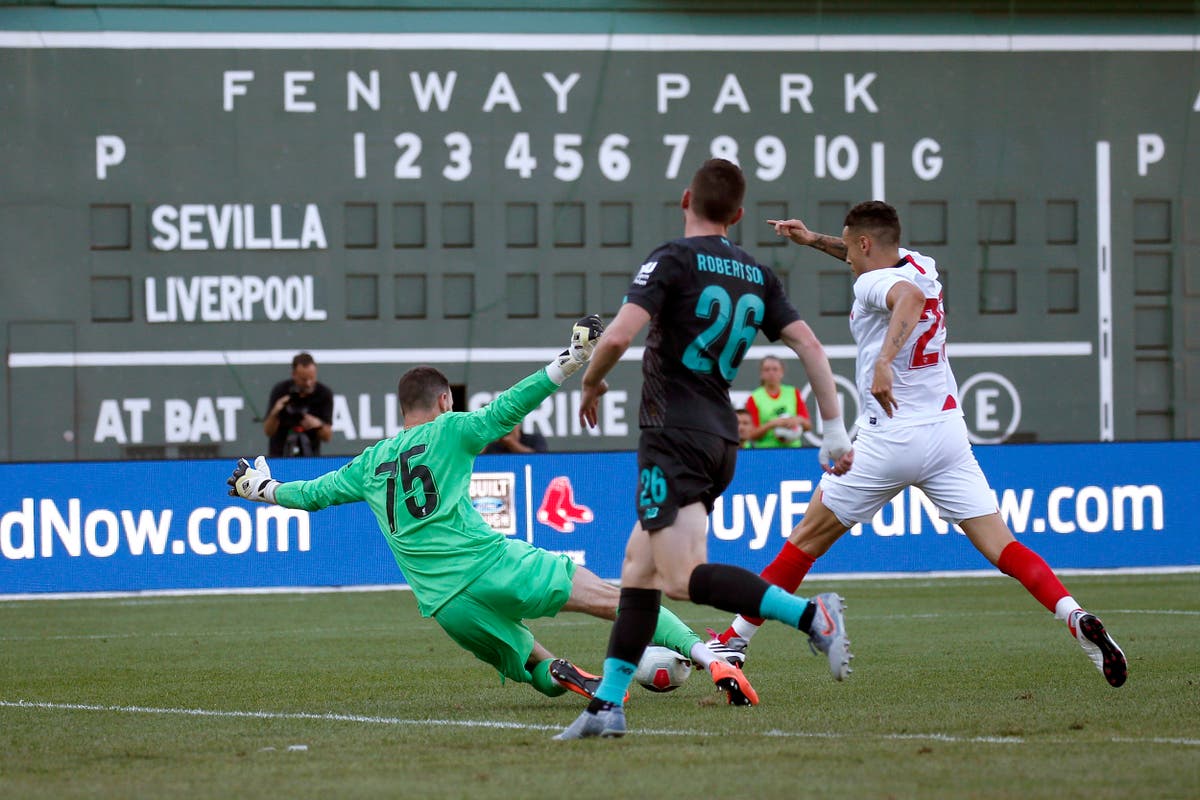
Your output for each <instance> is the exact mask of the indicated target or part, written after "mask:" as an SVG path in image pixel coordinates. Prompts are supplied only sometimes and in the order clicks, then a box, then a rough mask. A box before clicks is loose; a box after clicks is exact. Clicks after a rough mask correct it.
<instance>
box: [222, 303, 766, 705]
mask: <svg viewBox="0 0 1200 800" xmlns="http://www.w3.org/2000/svg"><path fill="white" fill-rule="evenodd" d="M603 330H604V327H603V325H602V324H601V322H600V318H599V317H597V316H591V317H585V318H583V319H581V320H579V321H578V322H577V323H575V326H574V327H573V328H572V331H571V343H570V345H569V347H568V348H567V349H566V350H565V351H563V352H562V353H561V354H560V355H559V356H557V357H556V358H555V359H554V360H552V361H551V362H550V363H549V364H547V365H546V366H545V367H544V368H541V369H539V370H538V371H537V372H535V373H533V374H532V375H530V376H528V377H526V378H525V379H523V380H521V381H519V382H518V383H517V384H516V385H515V386H513V387H511V388H510V389H508V390H507V391H505V392H503V393H501V394H500V395H498V396H497V397H496V398H495V399H494V400H493V401H492V402H491V403H489V404H488V405H487V406H485V407H484V408H481V409H479V410H477V411H472V412H470V413H462V412H455V411H453V409H452V400H451V394H450V384H449V382H448V381H447V379H446V376H445V375H443V374H442V373H441V372H440V371H439V370H437V369H435V368H433V367H428V366H422V367H416V368H414V369H411V370H409V371H408V372H406V373H404V375H403V376H402V377H401V378H400V383H399V387H398V391H397V399H398V400H399V403H400V406H401V410H402V412H403V415H404V429H403V430H402V431H401V432H400V433H398V434H396V435H395V436H394V437H392V438H390V439H384V440H382V441H380V442H377V443H376V444H374V445H372V446H371V447H368V448H367V449H366V450H364V451H363V452H362V453H361V454H360V455H358V456H357V457H356V458H355V459H354V460H352V461H350V462H349V463H347V464H346V465H344V466H343V467H342V468H341V469H338V470H335V471H333V472H328V473H326V474H324V475H322V476H320V477H318V478H314V479H313V480H307V481H290V482H287V483H280V482H279V481H277V480H274V479H272V478H271V472H270V469H269V467H268V466H267V462H266V459H265V458H263V457H262V456H259V457H258V458H257V459H255V462H254V465H253V466H251V465H250V464H249V463H248V462H247V461H246V460H245V459H240V460H239V461H238V465H237V469H236V470H235V471H234V473H233V476H232V477H231V478H230V479H229V481H228V482H229V485H230V486H232V487H233V488H232V489H231V490H230V492H229V493H230V494H231V495H234V496H240V497H243V498H245V499H247V500H255V501H258V502H264V503H275V504H278V505H281V506H284V507H286V508H296V509H303V510H305V511H319V510H320V509H323V508H328V507H329V506H335V505H342V504H344V503H354V502H359V501H364V502H366V503H367V504H368V505H369V506H370V507H371V511H372V512H374V514H375V519H376V521H377V522H378V523H379V527H380V530H382V531H383V534H384V536H386V537H387V540H388V545H389V546H390V547H391V550H392V555H393V556H394V557H395V559H396V563H397V564H398V565H399V567H400V569H401V571H403V573H404V576H405V577H406V578H407V579H408V583H409V585H410V586H411V587H412V591H413V595H414V596H415V597H416V600H417V607H418V608H419V609H420V611H421V614H422V615H423V616H426V617H433V618H434V619H435V620H437V622H438V624H439V625H441V626H442V628H443V630H445V631H446V633H447V634H449V636H450V638H451V639H453V640H454V641H455V642H457V643H458V644H459V645H460V646H462V647H463V648H465V649H466V650H468V651H470V652H471V653H474V654H475V656H476V657H477V658H479V659H480V660H481V661H485V662H487V663H488V664H491V665H492V666H493V667H495V668H496V670H497V671H498V672H499V673H500V675H501V676H502V677H504V678H510V679H512V680H514V681H517V682H520V683H529V684H532V685H533V687H534V688H535V689H537V690H538V691H539V692H541V693H542V694H545V695H548V696H550V697H554V696H558V695H561V694H563V693H564V692H566V691H567V690H571V691H574V692H576V693H578V694H581V695H583V696H585V697H588V698H591V697H593V696H594V693H595V690H596V687H598V686H599V684H600V680H599V678H598V677H597V676H595V675H591V674H589V673H587V672H584V671H583V670H580V669H579V668H577V667H576V666H575V665H574V664H572V663H571V662H570V661H567V660H566V659H563V658H555V657H554V655H553V654H552V653H551V652H550V651H549V650H547V649H546V648H545V647H543V646H542V645H541V644H539V643H538V642H537V641H535V640H534V638H533V633H532V632H531V631H530V630H529V628H528V627H526V625H525V623H524V620H526V619H536V618H539V617H553V616H555V615H557V614H558V612H560V611H580V612H583V613H585V614H591V615H592V616H595V617H600V618H602V619H608V620H613V619H615V618H616V613H617V600H618V598H619V590H618V589H617V588H616V587H615V586H613V585H611V584H608V583H605V582H604V581H602V580H600V578H598V577H597V576H596V575H595V574H594V573H592V572H590V571H589V570H587V569H585V568H583V567H576V566H575V564H574V563H573V562H572V561H571V560H570V559H569V558H568V557H567V556H562V555H554V554H552V553H550V552H547V551H545V550H542V549H540V548H536V547H533V546H532V545H529V544H527V543H526V542H523V541H520V540H517V539H509V538H508V537H505V536H503V535H502V534H500V533H497V532H496V531H494V530H492V528H491V527H490V526H488V524H487V523H486V522H485V521H484V520H483V517H481V516H480V514H479V512H478V511H476V510H475V507H474V506H473V505H472V504H471V498H470V494H469V491H468V490H469V487H470V482H471V471H472V468H473V466H474V463H475V457H476V456H477V455H478V454H479V452H480V451H481V450H483V448H484V447H486V446H487V445H488V443H490V442H492V441H494V440H496V439H498V438H499V437H500V436H502V435H503V434H505V433H507V432H508V431H510V430H512V428H513V426H514V425H516V424H518V423H519V422H520V421H521V420H522V419H523V418H524V417H525V416H526V415H527V414H528V413H529V412H530V411H532V410H533V409H535V408H537V406H538V405H540V404H541V402H542V401H543V400H544V399H546V398H547V397H549V396H550V395H551V394H553V393H554V392H555V390H556V389H558V387H559V386H560V385H561V384H562V382H563V381H564V380H566V379H567V378H568V377H570V376H571V375H573V374H574V373H576V372H577V371H579V369H580V368H581V367H582V366H583V365H585V364H586V363H587V361H588V359H589V358H590V357H591V354H592V349H593V348H594V347H595V345H596V342H597V341H598V340H599V339H600V336H601V334H602V333H603ZM653 642H654V643H655V644H658V645H661V646H664V647H668V648H670V649H672V650H674V651H675V652H677V653H679V654H680V655H682V656H684V657H685V658H689V659H691V660H692V661H694V662H695V663H697V664H699V665H700V666H702V667H703V668H704V669H705V670H706V671H707V672H708V673H709V675H710V676H711V677H712V680H713V683H714V684H715V685H716V686H717V688H718V689H720V690H721V691H724V692H725V693H726V695H727V698H728V701H729V703H731V704H733V705H753V704H756V703H757V702H758V696H757V695H756V694H755V692H754V689H753V688H751V686H750V683H749V682H748V681H747V680H746V677H745V675H743V674H742V673H741V671H740V670H739V669H738V668H737V667H736V666H734V665H732V664H730V663H727V662H726V661H724V660H723V659H721V658H719V657H718V656H716V655H715V654H713V652H712V651H711V650H709V649H708V647H707V645H705V644H704V642H703V641H702V640H701V639H700V637H699V636H697V635H696V634H695V633H694V632H693V631H692V630H691V629H690V628H688V627H687V626H686V625H685V624H684V623H683V622H682V621H681V620H680V619H679V618H678V617H676V616H675V615H674V614H673V613H671V612H670V611H669V610H667V609H666V608H663V609H662V610H661V612H660V613H659V617H658V624H657V628H656V629H655V633H654V639H653Z"/></svg>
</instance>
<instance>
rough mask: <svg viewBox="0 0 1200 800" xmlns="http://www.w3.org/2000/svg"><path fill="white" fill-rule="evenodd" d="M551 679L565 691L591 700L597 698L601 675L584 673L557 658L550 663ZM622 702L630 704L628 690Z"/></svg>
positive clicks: (568, 662)
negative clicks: (567, 690)
mask: <svg viewBox="0 0 1200 800" xmlns="http://www.w3.org/2000/svg"><path fill="white" fill-rule="evenodd" d="M550 677H552V678H554V680H555V681H557V682H558V685H559V686H561V687H563V688H564V689H570V690H571V691H572V692H574V693H575V694H580V695H583V696H584V697H586V698H587V699H589V700H591V699H593V698H595V696H596V690H597V689H599V688H600V676H599V675H593V674H592V673H590V672H584V671H583V670H581V669H580V668H579V667H577V666H575V665H574V664H572V663H571V662H570V661H567V660H566V659H565V658H556V659H554V660H553V661H551V662H550ZM622 702H625V703H628V702H629V692H628V690H627V691H626V692H625V699H624V700H623V701H622Z"/></svg>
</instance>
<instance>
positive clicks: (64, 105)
mask: <svg viewBox="0 0 1200 800" xmlns="http://www.w3.org/2000/svg"><path fill="white" fill-rule="evenodd" d="M83 19H84V18H83V17H79V16H75V15H72V14H70V13H67V12H65V11H60V10H52V9H25V10H19V9H18V10H13V9H9V10H6V11H3V12H0V23H3V30H0V107H2V110H0V130H2V132H3V135H2V138H0V154H2V156H0V157H2V159H3V166H2V168H0V187H2V189H3V192H2V197H0V236H2V237H3V242H4V247H3V251H2V252H3V255H2V256H0V258H2V260H3V272H2V274H3V291H2V292H0V320H2V321H3V323H4V325H3V327H2V328H0V338H2V344H3V346H4V350H5V353H6V366H5V370H4V373H3V382H4V389H5V391H4V392H3V393H2V395H0V412H2V413H3V416H4V419H5V421H6V424H5V425H4V426H2V427H0V457H3V458H6V459H8V460H44V459H74V458H86V459H97V458H99V459H107V458H130V457H139V456H144V457H155V456H167V457H175V456H205V455H219V456H230V455H240V454H254V453H256V452H260V451H261V450H263V447H264V437H263V435H262V432H261V428H260V425H259V422H258V421H257V420H258V417H260V416H261V415H262V414H263V413H265V410H266V409H265V405H266V399H267V393H268V390H269V388H270V386H271V384H273V383H274V382H275V381H278V380H281V379H283V378H285V377H286V376H287V374H288V371H289V366H288V365H289V362H290V359H291V357H292V355H293V354H294V353H296V352H298V351H300V350H307V351H310V352H312V353H313V354H314V355H315V356H316V359H317V362H318V365H319V369H320V378H321V380H322V381H323V382H325V383H327V384H328V385H329V386H330V387H331V388H332V389H333V391H334V393H335V394H336V395H337V404H336V414H335V437H334V440H333V442H332V443H331V444H330V445H328V446H327V448H326V452H327V453H332V454H352V453H355V452H357V451H358V450H360V449H361V448H362V447H363V446H365V445H366V444H369V443H370V442H371V441H373V440H374V439H376V438H379V437H381V436H383V435H386V434H387V433H390V432H391V431H394V430H395V427H396V422H397V421H396V411H395V402H394V390H395V389H394V387H395V381H396V378H397V377H398V376H399V374H400V373H401V372H402V371H403V370H404V369H407V368H408V367H409V366H412V365H415V364H418V363H433V364H436V365H438V366H439V367H440V368H442V369H443V370H444V371H445V372H446V373H447V374H448V375H449V376H450V378H451V379H452V381H453V382H454V383H455V384H456V385H459V386H461V387H462V393H461V398H462V401H463V402H464V403H465V404H466V405H468V406H469V407H475V406H478V405H480V404H482V403H484V402H486V401H487V400H488V399H489V398H490V397H491V396H493V395H494V394H495V393H496V392H498V391H500V390H502V389H504V388H505V387H507V386H508V385H509V384H510V383H512V382H513V381H515V380H516V379H518V378H520V377H521V376H523V375H524V374H526V373H527V372H529V371H532V370H533V369H534V368H536V367H537V366H538V365H539V364H541V363H544V361H545V360H546V359H547V358H549V357H550V356H551V355H552V354H553V353H555V352H557V351H558V349H560V348H561V345H562V341H563V339H564V336H565V334H566V333H567V331H568V329H569V324H570V322H571V321H572V320H574V319H575V318H576V317H577V316H579V315H580V314H583V313H588V312H600V313H602V314H604V315H605V316H611V315H612V314H614V313H615V311H616V310H617V308H618V306H619V304H620V302H621V298H622V295H623V292H624V290H625V288H626V286H627V285H628V282H629V280H630V278H631V276H632V275H633V273H634V272H635V271H636V269H637V267H638V265H639V264H640V263H641V261H642V260H643V258H644V256H645V255H646V254H647V253H649V251H650V250H651V249H653V248H654V247H655V246H656V245H657V244H658V243H659V242H660V241H662V240H663V239H667V238H674V237H675V236H678V235H680V234H681V233H682V217H681V212H680V210H679V208H678V202H679V197H680V194H681V192H682V190H683V188H684V186H685V184H686V182H687V180H688V178H689V177H690V174H691V172H692V171H693V170H694V169H695V167H696V166H697V165H698V164H699V163H700V162H701V161H702V160H703V159H705V158H707V157H709V156H710V155H720V156H724V157H727V158H732V159H735V160H737V161H738V162H739V163H740V164H741V165H742V167H743V169H744V170H745V171H746V174H747V177H748V180H749V191H748V196H747V198H746V216H745V220H744V221H743V222H742V223H740V224H739V225H738V226H736V228H735V229H734V231H733V235H734V237H735V238H736V239H737V241H739V242H740V243H741V244H742V245H743V246H744V247H746V248H747V249H748V250H750V251H751V252H752V253H753V254H755V256H756V257H757V258H758V259H759V260H760V261H762V262H763V263H765V264H768V265H770V266H771V267H773V268H774V269H776V270H777V271H778V272H780V273H781V274H782V275H783V276H784V279H785V284H786V286H787V287H788V290H789V293H790V295H791V297H792V299H793V302H794V303H795V304H796V306H797V307H798V308H799V309H800V311H801V312H802V314H803V315H804V317H805V318H806V319H807V320H808V321H809V322H810V324H811V325H812V326H813V328H814V329H815V330H816V331H817V333H818V335H819V336H820V337H821V339H822V341H823V342H824V343H825V344H826V346H827V348H828V350H829V354H830V357H831V360H832V363H833V365H834V369H835V372H836V373H837V374H838V376H839V382H840V383H841V384H842V387H843V399H844V402H845V404H846V406H847V409H848V410H847V413H848V414H853V413H854V411H855V410H856V401H855V399H854V393H853V391H852V390H851V389H852V381H853V346H852V343H851V341H850V338H849V332H848V328H847V320H846V317H847V313H848V311H849V302H850V276H849V271H848V269H847V268H846V267H845V265H843V264H839V263H838V262H836V261H834V260H832V259H830V258H829V257H827V256H824V255H822V254H820V253H818V252H816V251H813V250H808V249H801V248H796V247H794V246H787V245H785V244H784V243H782V242H781V241H780V240H779V239H777V238H776V237H775V236H774V234H773V233H772V231H771V229H770V228H769V226H767V225H766V224H765V223H764V220H766V219H768V218H777V217H791V216H795V217H800V218H802V219H804V220H805V221H806V222H807V223H809V225H810V226H811V227H814V228H816V229H818V230H821V231H825V232H831V233H839V232H840V230H841V220H842V217H843V215H844V213H845V211H846V210H847V209H848V208H849V207H850V206H851V205H852V204H854V203H856V202H858V201H860V200H864V199H870V198H873V197H874V198H882V199H886V200H887V201H888V202H890V203H892V204H893V205H895V206H896V207H897V208H898V209H899V211H900V214H901V218H902V221H903V223H904V226H905V240H906V242H907V244H908V246H909V247H911V248H912V249H916V250H920V251H921V252H924V253H926V254H928V255H931V256H933V257H935V258H936V259H937V260H938V264H939V269H940V270H941V271H942V273H943V275H944V279H943V280H944V283H945V285H946V302H947V310H948V314H947V324H948V328H949V331H950V341H951V349H950V351H949V355H950V357H951V359H952V361H953V363H954V366H955V371H956V373H957V376H958V379H959V383H960V386H961V388H962V390H963V403H964V409H965V412H966V416H967V422H968V425H969V427H970V429H971V431H972V435H973V437H974V438H975V439H976V441H979V442H1000V441H1030V440H1040V441H1089V440H1108V439H1122V440H1127V439H1147V438H1148V439H1164V438H1184V437H1195V436H1197V435H1198V433H1200V407H1198V405H1197V400H1198V399H1200V328H1198V327H1197V326H1198V324H1200V323H1198V321H1197V320H1198V319H1200V318H1198V316H1197V314H1198V311H1200V306H1198V297H1200V262H1198V257H1200V247H1198V246H1200V233H1197V230H1198V228H1197V226H1198V225H1200V210H1198V206H1197V189H1196V187H1197V185H1198V183H1200V181H1198V179H1200V175H1198V170H1197V159H1196V158H1195V156H1194V153H1195V152H1196V151H1197V146H1198V134H1197V126H1196V125H1195V122H1196V120H1197V115H1198V114H1200V82H1198V81H1197V75H1196V68H1195V64H1196V58H1197V49H1198V48H1197V38H1196V36H1195V35H1194V28H1195V24H1194V20H1193V19H1192V18H1191V17H1188V16H1185V17H1183V18H1182V19H1183V22H1182V23H1179V22H1178V21H1177V18H1163V19H1161V20H1157V21H1155V20H1149V21H1147V20H1145V19H1141V18H1138V19H1137V20H1135V21H1136V24H1128V25H1118V24H1112V22H1111V21H1105V20H1097V19H1090V18H1085V19H1083V21H1082V22H1081V21H1078V20H1076V21H1074V23H1073V24H1050V23H1045V24H1040V25H1039V24H1034V23H1028V24H1026V23H1023V24H1021V25H1020V26H1017V27H1016V28H1014V27H1013V25H1012V24H1011V23H1012V21H1011V20H1009V24H1007V25H1006V26H1005V27H1003V28H1002V29H1001V27H999V26H990V25H987V24H985V23H981V22H979V21H978V20H975V21H973V22H971V23H970V24H965V23H962V22H956V21H955V20H954V19H953V18H945V19H943V18H936V19H935V18H929V17H915V18H907V19H904V20H902V23H903V24H896V21H895V20H894V19H890V18H888V19H876V18H872V17H869V16H866V15H863V16H861V17H858V18H853V19H847V20H842V21H841V22H840V23H839V22H838V21H837V20H831V19H825V20H824V21H823V22H822V27H820V28H819V30H817V29H815V28H814V25H813V24H812V20H811V19H808V18H806V17H803V16H799V15H793V16H788V15H784V16H782V17H778V18H764V17H763V16H756V17H754V18H753V20H751V21H749V22H748V21H747V20H746V19H739V18H734V17H731V16H721V15H709V16H705V17H701V18H695V17H691V18H689V17H683V16H672V15H650V16H645V15H643V16H639V15H633V14H629V15H621V14H611V15H595V14H590V15H588V14H581V15H579V16H577V17H576V16H572V15H571V14H569V13H565V12H561V11H560V13H559V14H558V15H557V16H555V17H553V18H552V19H550V20H547V19H544V18H538V16H537V15H532V14H527V15H525V16H524V17H517V18H510V17H498V16H496V15H484V17H483V20H484V22H482V23H481V22H479V21H477V20H476V21H474V22H472V21H470V20H469V19H468V18H467V17H466V16H464V15H453V14H447V15H445V16H444V17H438V16H436V15H434V16H431V15H429V14H420V15H415V16H414V15H411V14H404V13H401V12H383V11H379V12H374V13H372V14H370V15H368V16H362V15H354V14H350V13H346V14H337V13H331V12H322V13H321V14H319V15H315V16H314V15H306V14H305V13H304V12H297V11H292V12H270V13H268V12H260V13H253V14H252V13H251V12H245V14H244V15H242V16H239V15H238V14H237V13H234V12H219V13H218V12H215V11H214V12H205V11H178V12H175V13H173V14H169V15H168V14H163V13H154V12H148V11H141V12H135V11H127V12H118V11H114V10H110V11H108V12H107V13H106V14H100V15H94V16H90V17H87V19H86V20H85V21H81V20H83ZM514 19H515V21H514ZM97 20H99V21H98V22H97ZM522 20H524V21H522ZM1035 22H1036V21H1035ZM417 23H419V24H417ZM751 23H753V24H751ZM606 25H607V27H605V26H606ZM771 352H779V351H778V350H777V349H775V348H773V347H772V346H771V345H770V343H768V342H766V341H764V340H761V339H760V340H759V341H758V342H757V343H756V347H755V349H754V350H752V352H751V354H750V357H749V360H748V362H747V364H746V366H745V367H744V368H743V370H742V375H741V376H740V377H739V378H738V380H737V382H736V384H735V386H734V389H735V395H734V401H735V402H737V401H738V400H739V398H740V397H742V396H744V394H745V393H746V392H748V391H749V390H750V389H752V388H753V387H754V385H755V383H756V378H757V363H756V359H757V358H758V357H761V356H762V355H764V354H767V353H771ZM637 354H638V353H637V351H636V350H635V351H633V352H632V353H631V357H630V358H629V359H628V360H627V361H626V362H624V363H622V364H621V365H620V366H619V367H618V368H617V369H616V371H615V373H614V375H613V378H612V379H611V380H610V383H611V384H612V387H613V390H612V392H610V394H609V395H608V396H607V398H606V401H605V405H604V407H603V409H602V424H601V426H600V428H599V429H598V430H597V431H592V432H588V431H582V430H581V429H580V427H579V423H578V421H577V417H576V410H577V403H578V394H577V392H574V391H564V392H563V393H562V394H561V395H560V396H558V397H556V398H552V399H551V400H550V401H548V402H547V405H546V406H545V407H543V408H542V409H541V410H539V411H538V412H537V413H535V415H533V417H531V418H530V420H529V421H528V422H527V424H528V425H530V426H531V427H533V428H535V429H537V430H540V431H541V432H543V433H544V434H546V435H547V437H548V438H549V440H550V443H551V446H552V448H553V449H556V450H581V449H613V448H628V447H632V446H633V443H634V441H635V437H636V428H637V398H638V392H639V389H640V364H639V363H638V361H637V359H636V356H637ZM788 379H789V380H790V381H793V382H796V383H798V384H800V385H804V384H805V382H806V379H805V377H804V375H803V370H802V368H801V367H800V365H799V364H798V363H796V362H795V361H794V359H793V360H792V362H790V363H789V371H788ZM570 388H571V387H568V389H570Z"/></svg>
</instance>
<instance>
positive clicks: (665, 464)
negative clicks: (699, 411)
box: [637, 428, 738, 531]
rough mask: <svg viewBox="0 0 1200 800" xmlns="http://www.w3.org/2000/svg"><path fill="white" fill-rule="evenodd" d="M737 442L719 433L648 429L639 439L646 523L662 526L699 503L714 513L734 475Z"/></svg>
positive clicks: (641, 510) (641, 512)
mask: <svg viewBox="0 0 1200 800" xmlns="http://www.w3.org/2000/svg"><path fill="white" fill-rule="evenodd" d="M737 451H738V446H737V444H736V443H735V442H731V441H728V440H727V439H723V438H721V437H720V436H717V435H716V434H715V433H706V432H704V431H693V430H684V429H682V428H645V429H643V430H642V435H641V437H640V438H639V439H638V489H637V511H638V519H639V520H640V521H641V523H642V528H643V529H645V530H647V531H657V530H661V529H663V528H665V527H667V526H668V525H671V524H672V523H674V522H675V518H676V517H677V516H678V515H679V509H681V508H683V507H684V506H687V505H691V504H692V503H695V502H702V503H704V508H705V509H706V510H707V511H709V512H711V511H712V509H713V503H715V502H716V501H717V498H718V497H720V496H721V493H722V492H724V491H725V488H726V487H727V486H729V482H730V481H732V480H733V470H734V467H736V466H737Z"/></svg>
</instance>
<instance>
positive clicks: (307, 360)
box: [292, 353, 317, 369]
mask: <svg viewBox="0 0 1200 800" xmlns="http://www.w3.org/2000/svg"><path fill="white" fill-rule="evenodd" d="M315 363H317V362H316V361H315V360H314V359H313V357H312V355H311V354H309V353H297V354H296V356H295V358H293V359H292V369H295V368H296V367H307V366H309V365H311V364H315Z"/></svg>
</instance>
